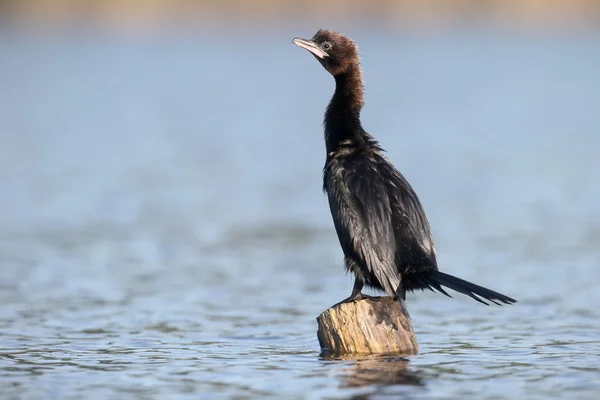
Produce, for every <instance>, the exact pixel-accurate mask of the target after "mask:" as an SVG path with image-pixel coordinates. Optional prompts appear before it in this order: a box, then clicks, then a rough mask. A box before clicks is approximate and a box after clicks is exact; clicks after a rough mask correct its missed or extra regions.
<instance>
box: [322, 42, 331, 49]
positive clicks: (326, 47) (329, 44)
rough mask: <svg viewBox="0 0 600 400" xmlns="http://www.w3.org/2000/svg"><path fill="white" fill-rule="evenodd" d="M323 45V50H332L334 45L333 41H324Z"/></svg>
mask: <svg viewBox="0 0 600 400" xmlns="http://www.w3.org/2000/svg"><path fill="white" fill-rule="evenodd" d="M321 47H323V50H325V51H327V50H331V48H332V47H333V46H332V45H331V42H323V44H322V45H321Z"/></svg>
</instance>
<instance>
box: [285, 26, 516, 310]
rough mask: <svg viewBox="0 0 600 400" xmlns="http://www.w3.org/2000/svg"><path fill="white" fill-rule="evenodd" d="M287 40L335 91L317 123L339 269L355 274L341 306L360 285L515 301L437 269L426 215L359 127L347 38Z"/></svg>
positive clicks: (352, 51) (355, 70)
mask: <svg viewBox="0 0 600 400" xmlns="http://www.w3.org/2000/svg"><path fill="white" fill-rule="evenodd" d="M293 43H294V44H296V45H298V46H300V47H302V48H304V49H306V50H308V51H309V52H310V53H312V55H313V56H315V58H316V59H317V60H318V61H319V62H320V63H321V65H323V67H325V69H326V70H327V71H329V73H330V74H331V75H333V77H334V78H335V84H336V86H335V93H334V94H333V97H332V99H331V102H330V103H329V106H328V107H327V110H326V112H325V119H324V128H325V146H326V150H327V159H326V163H325V167H324V169H323V190H324V191H325V192H326V193H327V197H328V199H329V207H330V209H331V215H332V217H333V222H334V225H335V229H336V232H337V235H338V239H339V241H340V245H341V247H342V250H343V251H344V261H345V265H346V269H347V270H348V271H352V272H353V273H354V275H355V276H356V279H355V281H354V288H353V289H352V295H351V296H350V297H348V298H347V299H345V300H343V301H342V302H349V301H356V300H360V299H363V298H371V299H373V298H372V297H370V296H367V295H364V294H362V293H361V290H362V288H363V286H364V285H367V286H369V287H372V288H375V289H378V290H384V291H385V292H387V294H388V295H389V296H391V297H393V298H397V299H403V300H405V299H406V291H414V290H416V289H421V290H425V289H430V290H432V291H436V290H437V291H439V292H441V293H443V294H445V295H446V296H448V297H452V296H450V295H449V294H448V293H446V291H445V290H444V289H443V288H442V286H445V287H448V288H450V289H453V290H455V291H457V292H460V293H463V294H465V295H467V296H470V297H472V298H473V299H475V300H477V301H478V302H480V303H483V304H486V305H488V303H486V302H485V301H483V300H482V298H483V299H486V300H489V301H491V302H493V303H495V304H498V305H500V304H499V303H498V302H502V303H505V304H512V303H515V302H516V300H514V299H511V298H510V297H508V296H505V295H503V294H500V293H497V292H494V291H493V290H490V289H486V288H484V287H481V286H478V285H475V284H474V283H471V282H467V281H465V280H462V279H460V278H457V277H455V276H452V275H449V274H445V273H443V272H440V271H439V270H438V265H437V261H436V251H435V247H434V244H433V239H432V237H431V229H430V227H429V222H428V220H427V216H426V215H425V211H424V209H423V206H422V205H421V202H420V201H419V198H418V197H417V194H416V193H415V191H414V190H413V188H412V187H411V186H410V184H409V183H408V181H407V180H406V179H405V178H404V176H402V174H401V173H400V172H399V171H398V170H397V169H396V168H394V166H393V165H392V163H391V162H390V161H389V160H388V159H387V158H386V157H385V156H384V155H383V152H384V150H383V149H382V148H381V146H380V145H379V143H378V142H377V141H376V140H375V139H374V138H373V136H371V135H370V134H369V133H367V132H366V131H365V130H364V129H363V127H362V125H361V122H360V111H361V108H362V107H363V81H362V71H361V66H360V59H359V56H358V48H357V46H356V44H355V43H354V42H353V41H352V39H350V38H348V37H346V36H344V35H342V34H340V33H337V32H333V31H329V30H325V29H321V30H319V31H318V32H317V33H316V34H315V36H314V37H313V38H312V39H311V40H307V39H301V38H295V39H294V40H293Z"/></svg>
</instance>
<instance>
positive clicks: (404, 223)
mask: <svg viewBox="0 0 600 400" xmlns="http://www.w3.org/2000/svg"><path fill="white" fill-rule="evenodd" d="M378 164H379V170H380V173H381V176H382V177H383V179H384V181H385V182H386V186H387V190H388V194H389V198H390V208H391V212H392V219H393V221H394V234H395V238H396V249H397V253H396V257H397V260H398V266H399V268H400V272H402V273H404V272H411V271H405V270H404V268H411V267H416V266H419V267H421V268H422V267H426V268H429V267H431V268H432V269H437V261H436V257H435V246H434V243H433V239H432V237H431V228H430V226H429V222H428V220H427V215H426V214H425V210H424V209H423V206H422V204H421V202H420V201H419V198H418V196H417V194H416V193H415V191H414V189H413V188H412V187H411V185H410V184H409V183H408V181H407V180H406V178H404V176H402V174H401V173H400V172H399V171H398V170H397V169H396V168H394V166H393V165H392V163H391V162H389V161H388V160H387V159H385V158H384V157H381V162H380V163H378Z"/></svg>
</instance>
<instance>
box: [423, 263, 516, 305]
mask: <svg viewBox="0 0 600 400" xmlns="http://www.w3.org/2000/svg"><path fill="white" fill-rule="evenodd" d="M419 275H420V276H419V280H420V281H421V282H422V283H423V284H424V285H426V286H428V287H429V288H430V289H436V290H438V291H439V292H440V293H443V294H445V295H446V296H448V297H452V296H450V295H449V294H448V293H446V292H445V291H444V290H443V289H442V288H441V287H440V285H442V286H446V287H447V288H450V289H452V290H455V291H457V292H459V293H462V294H465V295H467V296H469V297H471V298H473V299H474V300H476V301H478V302H480V303H483V304H485V305H486V306H487V305H489V304H488V303H486V302H485V301H483V300H482V299H481V298H483V299H485V300H488V301H491V302H492V303H494V304H496V305H499V306H501V305H502V304H500V303H504V304H513V303H516V302H517V301H516V300H515V299H512V298H510V297H508V296H505V295H503V294H501V293H498V292H494V291H493V290H490V289H487V288H484V287H483V286H479V285H476V284H474V283H471V282H467V281H465V280H463V279H460V278H457V277H455V276H452V275H449V274H445V273H443V272H439V271H434V272H429V273H427V274H419ZM480 297H481V298H480ZM499 302H500V303H499Z"/></svg>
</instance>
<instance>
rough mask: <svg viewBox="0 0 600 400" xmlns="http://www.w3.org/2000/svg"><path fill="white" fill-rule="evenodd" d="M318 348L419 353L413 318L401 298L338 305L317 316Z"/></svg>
mask: <svg viewBox="0 0 600 400" xmlns="http://www.w3.org/2000/svg"><path fill="white" fill-rule="evenodd" d="M317 324H318V325H319V329H318V331H317V337H318V338H319V344H320V345H321V349H322V350H323V351H325V352H330V353H333V354H349V353H351V354H383V353H386V354H402V355H414V354H418V352H419V345H418V344H417V338H416V337H415V333H414V331H413V328H412V320H411V319H410V315H409V314H408V311H407V310H406V306H405V305H404V302H403V301H397V300H396V301H395V300H392V298H391V297H381V298H380V300H379V301H374V300H370V299H363V300H360V301H356V302H349V303H342V304H337V305H335V306H333V307H331V308H328V309H327V310H325V311H323V313H322V314H321V315H319V316H318V317H317Z"/></svg>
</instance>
